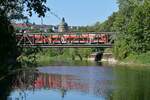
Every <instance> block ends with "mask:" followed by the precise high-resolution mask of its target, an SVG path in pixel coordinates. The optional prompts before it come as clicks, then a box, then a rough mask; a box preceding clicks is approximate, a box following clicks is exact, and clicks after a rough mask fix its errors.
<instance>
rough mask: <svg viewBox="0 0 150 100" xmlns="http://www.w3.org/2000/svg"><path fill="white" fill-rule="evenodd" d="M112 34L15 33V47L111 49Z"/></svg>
mask: <svg viewBox="0 0 150 100" xmlns="http://www.w3.org/2000/svg"><path fill="white" fill-rule="evenodd" d="M114 34H115V33H114V32H60V33H16V39H17V40H16V41H17V46H19V47H26V48H32V47H42V48H99V47H101V48H111V47H112V46H113V38H112V37H113V36H114Z"/></svg>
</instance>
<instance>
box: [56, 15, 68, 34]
mask: <svg viewBox="0 0 150 100" xmlns="http://www.w3.org/2000/svg"><path fill="white" fill-rule="evenodd" d="M67 31H68V24H67V23H66V22H65V18H64V17H63V18H62V21H61V23H60V24H59V26H58V32H67Z"/></svg>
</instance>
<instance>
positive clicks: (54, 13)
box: [49, 9, 61, 20]
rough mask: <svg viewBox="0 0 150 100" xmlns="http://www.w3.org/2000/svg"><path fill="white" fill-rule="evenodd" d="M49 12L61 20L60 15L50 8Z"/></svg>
mask: <svg viewBox="0 0 150 100" xmlns="http://www.w3.org/2000/svg"><path fill="white" fill-rule="evenodd" d="M49 12H50V14H51V15H53V16H55V17H56V18H57V19H58V20H61V17H59V16H58V15H57V14H56V13H55V12H53V11H52V10H51V9H50V11H49Z"/></svg>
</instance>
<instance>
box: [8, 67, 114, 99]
mask: <svg viewBox="0 0 150 100" xmlns="http://www.w3.org/2000/svg"><path fill="white" fill-rule="evenodd" d="M80 71H82V69H80ZM27 73H28V72H27ZM27 73H24V74H22V75H21V76H20V75H19V77H18V78H17V79H15V80H14V81H13V82H12V83H13V85H12V87H13V90H17V91H18V90H20V93H21V92H22V91H24V92H23V93H25V91H33V92H35V93H36V91H42V90H45V89H46V90H59V91H60V93H61V94H60V96H61V97H62V98H64V97H65V95H67V93H70V92H71V91H77V92H80V93H81V94H89V95H93V96H95V97H98V98H99V97H107V96H108V94H109V93H111V91H112V88H111V86H112V83H111V81H110V80H103V79H102V78H101V76H97V75H96V74H94V73H87V74H90V76H91V75H92V76H91V77H88V76H87V77H86V78H85V76H84V75H85V74H82V75H79V76H78V75H70V74H55V73H53V74H44V73H39V72H36V73H34V74H29V73H28V74H27ZM96 76H97V78H94V77H96ZM27 95H28V94H26V95H23V96H24V98H26V97H27ZM10 97H13V96H10ZM94 100H95V99H94Z"/></svg>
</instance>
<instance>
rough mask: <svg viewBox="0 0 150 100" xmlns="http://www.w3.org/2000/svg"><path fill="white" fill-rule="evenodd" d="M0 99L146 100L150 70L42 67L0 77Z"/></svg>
mask: <svg viewBox="0 0 150 100" xmlns="http://www.w3.org/2000/svg"><path fill="white" fill-rule="evenodd" d="M0 98H1V99H0V100H149V99H150V69H149V68H146V67H145V68H143V67H126V66H114V67H109V66H104V65H103V66H101V65H98V64H88V65H86V64H85V65H72V66H70V65H69V66H67V65H65V64H64V65H63V64H61V65H57V64H56V65H55V66H42V67H38V68H37V69H36V70H26V71H17V72H16V73H13V74H11V75H8V76H7V77H5V78H4V79H1V80H0Z"/></svg>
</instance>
